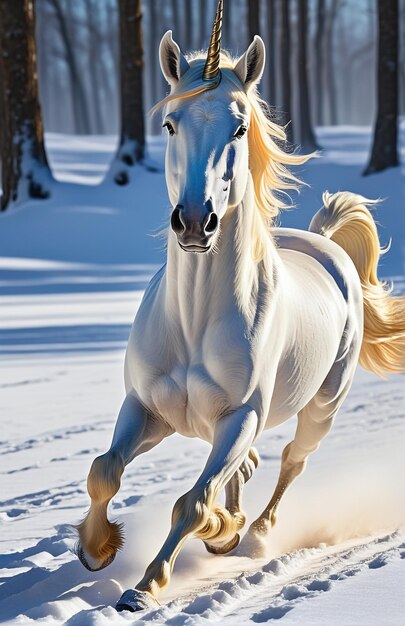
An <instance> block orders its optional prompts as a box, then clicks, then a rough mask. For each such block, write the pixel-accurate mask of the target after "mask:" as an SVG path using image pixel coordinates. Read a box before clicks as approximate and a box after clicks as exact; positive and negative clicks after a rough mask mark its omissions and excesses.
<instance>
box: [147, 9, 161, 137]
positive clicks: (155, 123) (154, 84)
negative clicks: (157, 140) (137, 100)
mask: <svg viewBox="0 0 405 626" xmlns="http://www.w3.org/2000/svg"><path fill="white" fill-rule="evenodd" d="M157 22H158V14H157V11H156V0H149V59H148V64H149V83H150V101H151V103H152V105H153V106H154V105H155V104H156V103H157V101H158V86H159V85H158V80H159V82H160V77H161V72H160V70H159V66H158V59H157V51H158V48H157V46H158V45H159V42H158V37H157V27H158V23H157ZM161 126H162V124H161V121H160V120H159V116H157V115H155V116H153V118H152V119H151V132H152V135H157V134H160V133H161V131H162V128H161Z"/></svg>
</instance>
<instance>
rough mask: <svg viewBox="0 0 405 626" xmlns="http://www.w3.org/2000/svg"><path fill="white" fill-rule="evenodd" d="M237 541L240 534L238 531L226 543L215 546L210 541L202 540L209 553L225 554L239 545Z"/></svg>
mask: <svg viewBox="0 0 405 626" xmlns="http://www.w3.org/2000/svg"><path fill="white" fill-rule="evenodd" d="M239 541H240V535H239V533H236V535H235V537H234V538H233V539H231V540H230V541H228V543H225V544H222V545H217V546H215V545H213V544H211V543H207V542H206V541H204V545H205V547H206V548H207V550H208V552H211V554H227V553H228V552H231V550H234V549H235V548H236V546H238V545H239Z"/></svg>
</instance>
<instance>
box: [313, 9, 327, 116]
mask: <svg viewBox="0 0 405 626" xmlns="http://www.w3.org/2000/svg"><path fill="white" fill-rule="evenodd" d="M324 34H325V0H318V5H317V12H316V33H315V72H316V82H315V84H316V117H317V120H316V121H317V124H319V126H323V125H324V123H325V120H324V112H323V102H324V75H323V73H324V64H323V59H324Z"/></svg>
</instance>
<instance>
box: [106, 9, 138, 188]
mask: <svg viewBox="0 0 405 626" xmlns="http://www.w3.org/2000/svg"><path fill="white" fill-rule="evenodd" d="M119 21H120V74H121V80H120V84H121V136H120V145H119V147H118V151H117V154H116V157H115V160H114V163H113V165H112V174H113V177H114V180H115V182H116V183H117V185H126V184H127V183H129V180H130V174H129V168H131V167H132V166H133V165H135V163H138V162H139V161H142V160H143V158H144V156H145V120H144V111H143V83H142V75H143V66H144V58H143V33H142V1H141V0H119Z"/></svg>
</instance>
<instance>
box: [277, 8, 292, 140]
mask: <svg viewBox="0 0 405 626" xmlns="http://www.w3.org/2000/svg"><path fill="white" fill-rule="evenodd" d="M279 2H280V4H281V41H280V46H281V49H280V70H281V94H282V106H281V109H282V113H283V122H284V124H285V125H286V133H287V139H288V141H290V142H292V141H293V127H292V122H291V109H292V107H291V104H292V93H291V68H290V0H279Z"/></svg>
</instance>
